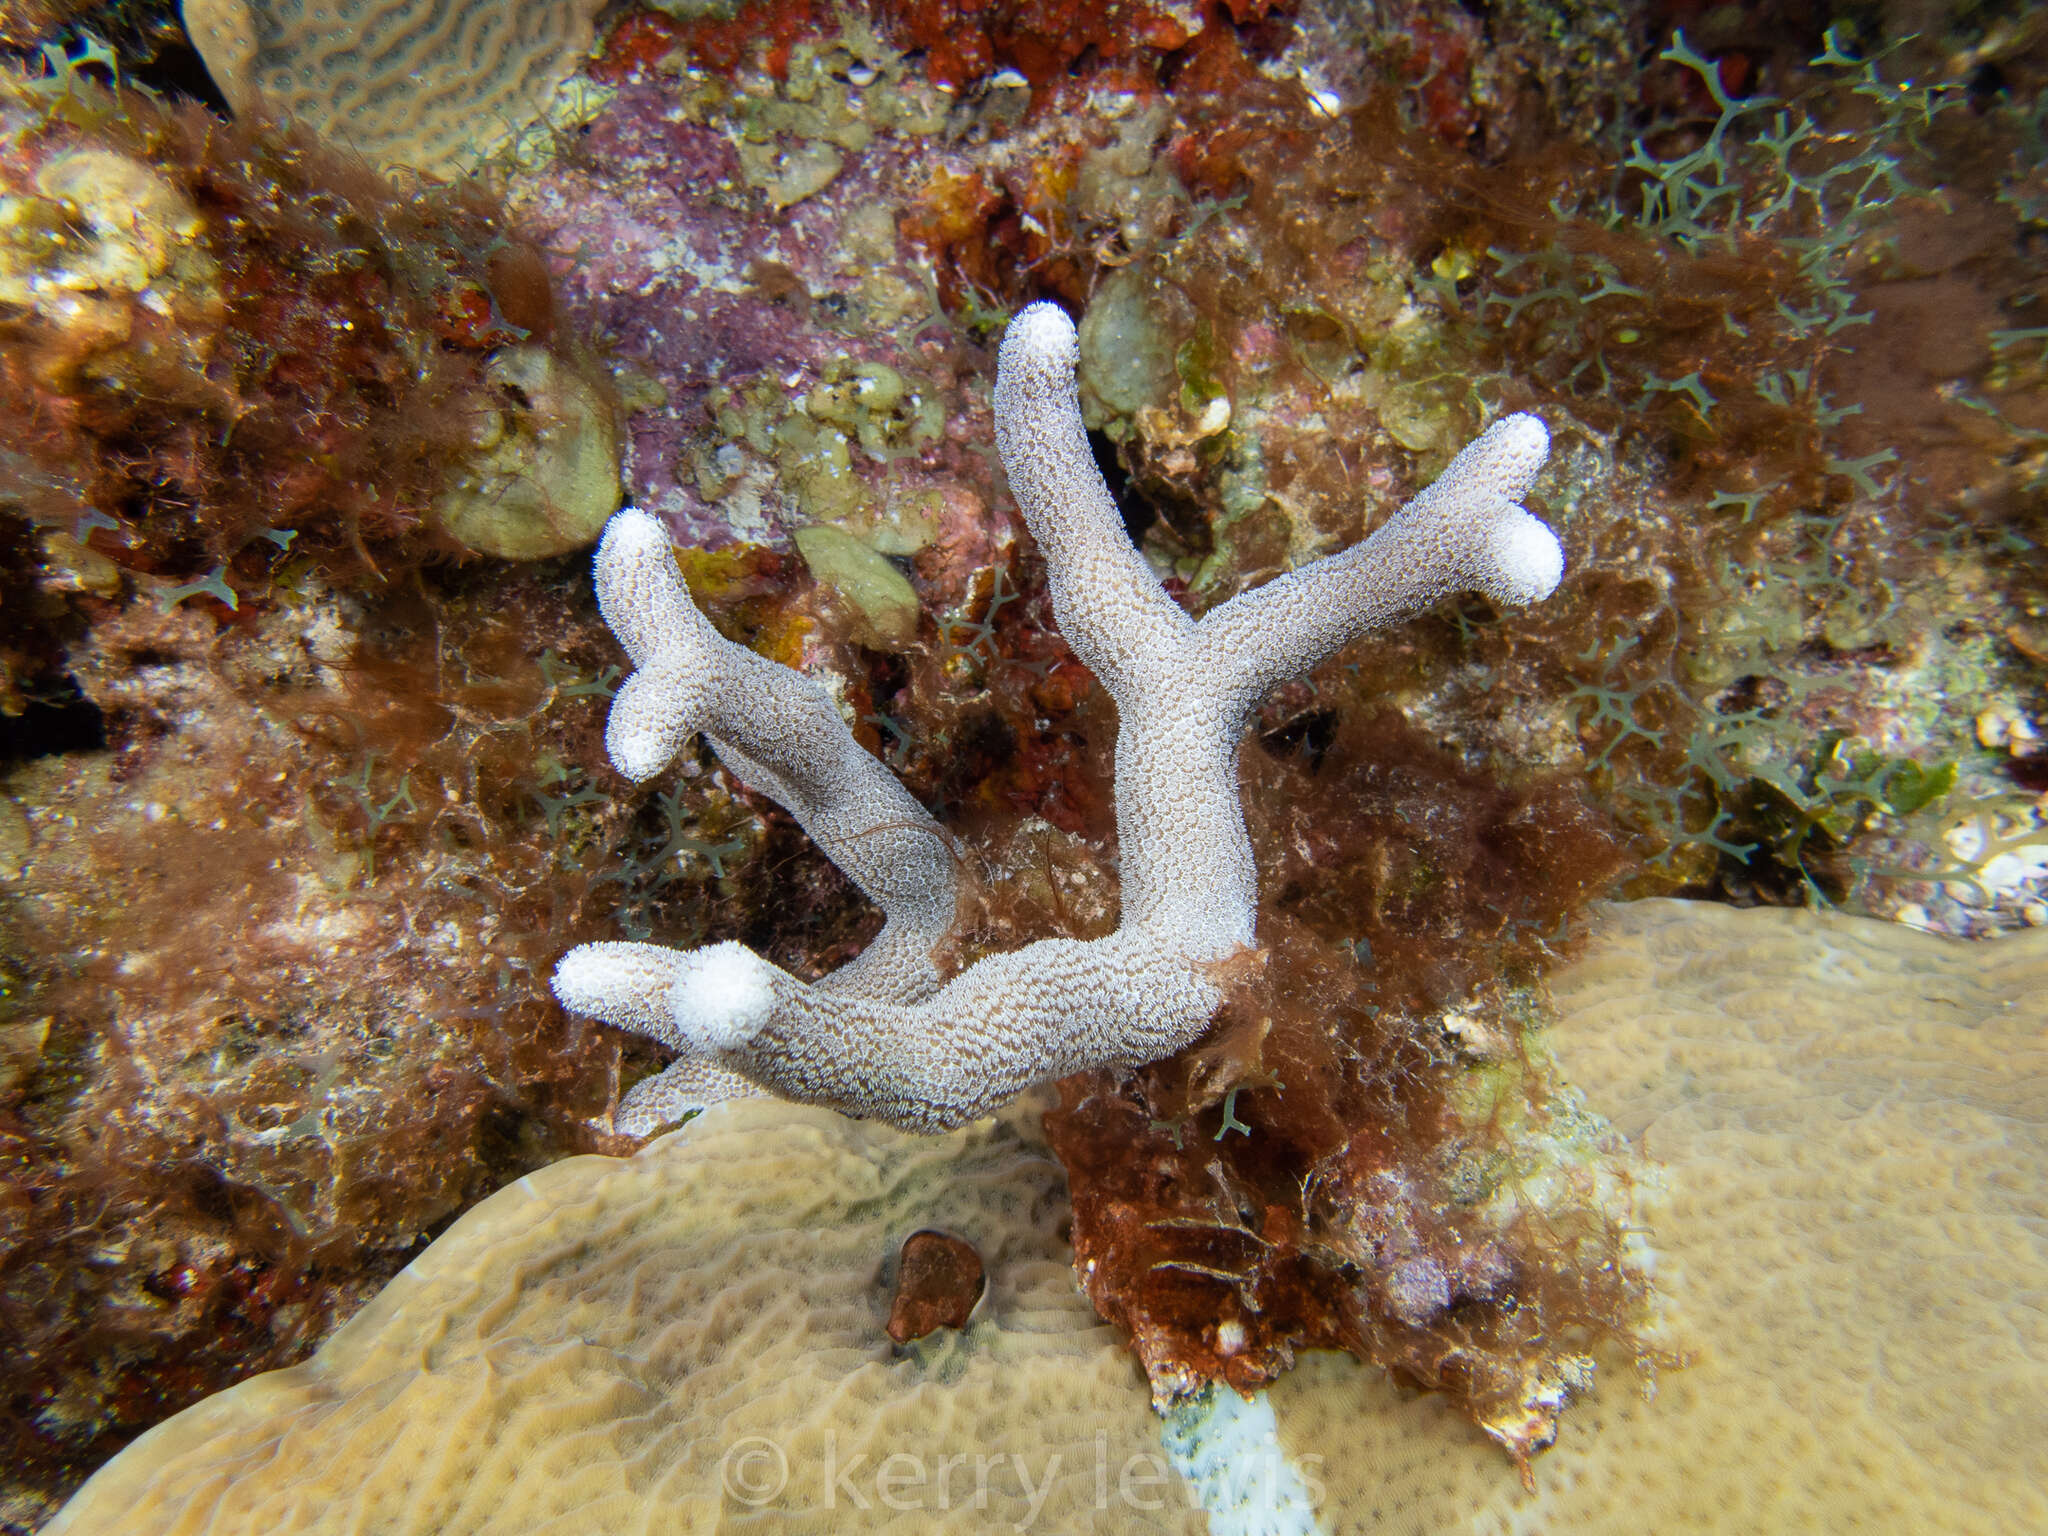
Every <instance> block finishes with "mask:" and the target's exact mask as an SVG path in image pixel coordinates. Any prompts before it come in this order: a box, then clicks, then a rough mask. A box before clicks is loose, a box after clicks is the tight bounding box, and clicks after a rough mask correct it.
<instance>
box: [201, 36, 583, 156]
mask: <svg viewBox="0 0 2048 1536" xmlns="http://www.w3.org/2000/svg"><path fill="white" fill-rule="evenodd" d="M183 9H184V18H185V26H186V29H187V31H188V32H189V33H190V34H191V37H192V41H193V43H194V44H195V45H196V46H197V47H198V49H199V52H200V54H201V56H202V57H203V58H204V59H205V60H206V67H207V69H208V71H209V72H210V73H211V74H212V75H213V79H214V83H215V84H216V85H217V86H219V87H220V92H221V95H223V96H224V97H226V98H227V100H228V101H229V103H230V104H231V105H232V106H233V107H234V109H235V111H236V113H237V114H243V113H259V114H260V113H268V114H272V115H275V116H277V117H280V118H287V119H289V120H291V121H294V122H299V123H304V124H305V125H307V126H308V127H311V128H313V129H315V130H317V131H318V132H319V133H320V135H321V136H322V137H323V138H326V139H329V140H332V141H333V142H335V143H337V144H346V145H347V146H349V147H350V148H352V149H354V150H355V151H356V152H357V153H359V154H361V155H363V156H364V157H365V158H367V159H369V160H372V161H374V162H376V163H377V164H379V165H382V166H386V167H397V166H405V167H409V168H412V169H416V170H424V171H435V172H443V173H446V172H450V171H455V170H458V169H463V168H467V167H471V166H474V165H475V164H476V163H477V162H478V161H479V160H480V159H481V158H482V157H483V156H484V155H485V154H486V153H487V152H488V151H490V150H491V149H492V148H494V147H495V146H496V145H497V144H499V143H500V142H502V141H503V140H504V139H505V138H507V137H508V136H509V135H512V134H516V133H517V132H518V131H519V130H520V129H521V128H522V127H524V126H525V125H526V124H527V123H528V122H530V121H532V120H533V119H534V118H536V117H538V116H540V115H541V114H542V112H543V111H544V110H545V109H546V107H547V105H548V102H549V99H550V98H551V97H552V95H553V93H554V91H555V88H556V87H557V86H558V85H560V84H561V83H562V82H563V81H564V80H565V79H567V78H568V77H569V74H570V72H571V71H572V70H574V69H575V67H576V66H577V65H578V64H579V63H580V62H582V59H583V55H584V54H585V53H586V52H588V51H589V48H590V42H591V37H592V33H593V27H592V22H593V20H594V19H595V17H596V15H597V13H598V11H599V10H600V9H602V4H601V0H485V3H476V0H470V3H466V4H447V3H435V0H329V3H327V4H314V3H312V0H185V4H184V7H183Z"/></svg>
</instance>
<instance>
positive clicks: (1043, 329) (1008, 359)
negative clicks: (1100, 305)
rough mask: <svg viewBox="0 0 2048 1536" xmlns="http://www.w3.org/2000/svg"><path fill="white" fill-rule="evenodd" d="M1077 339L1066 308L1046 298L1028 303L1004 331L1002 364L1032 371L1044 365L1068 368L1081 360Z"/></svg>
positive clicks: (1010, 367)
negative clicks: (1034, 302) (1027, 368)
mask: <svg viewBox="0 0 2048 1536" xmlns="http://www.w3.org/2000/svg"><path fill="white" fill-rule="evenodd" d="M1080 350H1081V348H1080V340H1079V338H1078V336H1077V335H1076V334H1075V331H1074V322H1073V321H1072V320H1070V319H1068V318H1067V312H1066V311H1065V310H1063V309H1061V308H1060V307H1059V305H1057V304H1054V303H1052V302H1051V301H1050V300H1048V299H1040V300H1039V301H1038V302H1037V303H1036V304H1027V305H1025V306H1024V308H1023V309H1021V310H1019V311H1018V312H1017V316H1016V318H1015V319H1013V320H1011V322H1010V324H1009V326H1008V327H1007V328H1006V329H1005V330H1004V332H1003V364H1004V366H1005V367H1006V368H1008V369H1010V370H1012V371H1014V370H1015V369H1016V368H1018V367H1020V366H1023V367H1029V368H1031V369H1032V371H1033V372H1036V371H1038V369H1040V368H1043V367H1045V366H1047V365H1057V366H1058V367H1061V368H1067V369H1071V368H1073V367H1074V366H1075V364H1076V363H1077V362H1078V361H1079V360H1080Z"/></svg>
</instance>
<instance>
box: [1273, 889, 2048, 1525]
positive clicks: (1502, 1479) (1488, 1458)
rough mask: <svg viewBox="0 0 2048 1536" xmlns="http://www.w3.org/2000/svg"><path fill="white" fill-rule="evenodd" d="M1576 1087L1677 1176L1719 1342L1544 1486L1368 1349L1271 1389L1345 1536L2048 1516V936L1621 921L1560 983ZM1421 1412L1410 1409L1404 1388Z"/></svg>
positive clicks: (1676, 1276)
mask: <svg viewBox="0 0 2048 1536" xmlns="http://www.w3.org/2000/svg"><path fill="white" fill-rule="evenodd" d="M1555 996H1556V1001H1557V1006H1558V1013H1559V1016H1560V1018H1561V1020H1562V1022H1561V1023H1560V1025H1559V1026H1558V1027H1557V1028H1556V1029H1555V1030H1554V1031H1553V1034H1554V1035H1555V1037H1556V1038H1555V1040H1554V1048H1555V1050H1556V1052H1557V1055H1558V1057H1559V1059H1560V1063H1561V1065H1562V1067H1563V1069H1564V1071H1565V1073H1566V1075H1567V1076H1568V1077H1570V1078H1571V1079H1572V1080H1573V1081H1574V1082H1576V1083H1578V1084H1579V1085H1580V1086H1581V1087H1582V1088H1584V1090H1585V1092H1586V1095H1587V1097H1588V1099H1589V1100H1590V1101H1591V1102H1592V1103H1593V1104H1594V1105H1596V1106H1597V1107H1599V1108H1601V1109H1602V1110H1603V1111H1605V1112H1606V1113H1608V1114H1609V1115H1611V1116H1613V1117H1614V1119H1615V1122H1616V1123H1617V1124H1618V1125H1619V1126H1620V1127H1621V1128H1622V1129H1623V1130H1625V1131H1627V1132H1628V1133H1629V1135H1630V1136H1631V1137H1633V1138H1640V1141H1641V1144H1642V1146H1643V1148H1644V1150H1645V1151H1646V1152H1647V1153H1648V1154H1649V1155H1650V1156H1651V1157H1652V1158H1654V1159H1656V1160H1657V1161H1659V1162H1661V1163H1662V1164H1664V1166H1665V1175H1664V1185H1665V1188H1664V1192H1663V1194H1662V1196H1661V1197H1656V1198H1653V1199H1652V1201H1651V1202H1650V1209H1649V1211H1648V1219H1649V1222H1650V1231H1649V1234H1648V1235H1649V1238H1650V1241H1651V1243H1652V1245H1653V1246H1654V1248H1655V1249H1656V1252H1657V1255H1658V1267H1657V1283H1658V1287H1659V1289H1660V1291H1662V1292H1663V1293H1664V1295H1665V1296H1666V1297H1667V1298H1668V1300H1669V1303H1670V1322H1671V1328H1672V1332H1673V1333H1674V1335H1675V1338H1676V1342H1677V1343H1678V1345H1679V1346H1680V1347H1681V1348H1684V1349H1686V1350H1688V1351H1690V1352H1691V1353H1692V1355H1693V1361H1692V1364H1691V1365H1690V1366H1689V1367H1688V1368H1687V1369H1684V1370H1677V1371H1667V1372H1663V1373H1661V1374H1660V1375H1659V1377H1658V1380H1657V1384H1656V1392H1655V1394H1654V1396H1647V1395H1645V1394H1641V1393H1637V1392H1634V1391H1631V1390H1630V1389H1629V1388H1628V1387H1627V1386H1626V1385H1625V1384H1624V1383H1625V1382H1626V1380H1627V1378H1626V1375H1625V1374H1624V1375H1620V1376H1613V1377H1609V1378H1608V1384H1606V1385H1603V1386H1602V1388H1601V1390H1600V1391H1599V1392H1598V1393H1596V1394H1595V1395H1594V1396H1593V1397H1592V1398H1590V1399H1588V1400H1585V1401H1583V1402H1581V1403H1579V1404H1578V1405H1577V1406H1576V1407H1575V1408H1574V1410H1573V1412H1572V1413H1571V1414H1570V1415H1569V1416H1567V1418H1566V1420H1565V1431H1564V1434H1563V1435H1562V1436H1561V1437H1560V1438H1559V1440H1558V1442H1557V1444H1556V1446H1555V1447H1553V1448H1552V1449H1551V1450H1550V1451H1549V1452H1548V1453H1547V1454H1546V1455H1545V1456H1544V1457H1543V1458H1542V1460H1540V1461H1539V1462H1537V1463H1536V1467H1535V1487H1534V1490H1533V1491H1528V1492H1525V1491H1524V1490H1523V1488H1522V1487H1521V1485H1520V1484H1519V1483H1518V1482H1517V1481H1516V1479H1515V1478H1514V1476H1513V1475H1512V1473H1511V1472H1510V1471H1509V1470H1508V1469H1507V1468H1506V1467H1505V1465H1504V1464H1503V1463H1502V1461H1501V1459H1500V1457H1499V1455H1498V1454H1497V1453H1496V1452H1495V1451H1494V1450H1493V1448H1492V1447H1491V1446H1490V1445H1488V1444H1486V1443H1484V1442H1482V1441H1481V1440H1480V1439H1479V1437H1478V1436H1477V1435H1475V1434H1474V1433H1473V1432H1472V1431H1471V1430H1470V1429H1469V1428H1467V1427H1466V1426H1464V1425H1463V1424H1462V1423H1460V1422H1459V1421H1458V1420H1457V1419H1456V1418H1455V1417H1454V1416H1453V1414H1452V1413H1451V1411H1450V1410H1449V1409H1448V1408H1446V1407H1445V1406H1443V1404H1442V1403H1441V1401H1440V1400H1437V1399H1427V1400H1423V1401H1415V1400H1413V1397H1412V1394H1404V1393H1402V1392H1400V1391H1399V1390H1398V1389H1396V1388H1395V1387H1394V1386H1393V1385H1391V1384H1390V1383H1389V1382H1388V1381H1387V1380H1386V1378H1385V1377H1383V1376H1380V1375H1378V1374H1376V1373H1372V1372H1369V1371H1366V1370H1364V1369H1362V1368H1360V1367H1358V1366H1357V1365H1355V1364H1354V1363H1353V1362H1351V1361H1349V1360H1347V1359H1344V1358H1342V1357H1337V1356H1328V1355H1319V1356H1316V1357H1314V1358H1313V1359H1310V1360H1307V1361H1304V1362H1303V1364H1302V1366H1301V1367H1300V1368H1299V1369H1297V1370H1296V1371H1295V1372H1294V1373H1292V1374H1291V1375H1289V1376H1287V1377H1283V1378H1282V1379H1281V1381H1280V1382H1279V1383H1278V1384H1277V1385H1276V1386H1275V1387H1274V1388H1273V1389H1272V1400H1273V1403H1274V1406H1275V1409H1276V1411H1277V1413H1278V1417H1279V1421H1280V1431H1281V1439H1282V1443H1283V1444H1286V1445H1288V1446H1289V1448H1290V1449H1291V1450H1293V1451H1295V1452H1297V1453H1300V1452H1306V1451H1311V1450H1313V1451H1322V1452H1325V1453H1330V1452H1333V1451H1335V1450H1336V1449H1337V1444H1336V1441H1335V1437H1333V1435H1332V1434H1331V1432H1330V1430H1329V1428H1328V1426H1329V1425H1331V1424H1336V1423H1341V1424H1343V1425H1344V1426H1345V1428H1344V1432H1343V1447H1344V1450H1345V1454H1344V1455H1341V1456H1339V1455H1334V1454H1328V1455H1326V1459H1325V1462H1324V1464H1323V1476H1324V1479H1325V1481H1326V1483H1327V1484H1328V1485H1329V1498H1328V1500H1327V1502H1326V1504H1325V1510H1326V1513H1327V1514H1328V1516H1329V1517H1330V1518H1329V1529H1331V1530H1332V1531H1335V1532H1364V1531H1374V1532H1385V1531H1430V1532H1450V1531H1471V1532H1482V1531H1483V1532H1522V1531H1539V1530H1540V1531H1555V1532H1577V1533H1596V1532H1615V1533H1620V1532H1635V1531H1658V1532H1668V1531H1701V1532H1719V1531H1726V1532H1743V1533H1753V1532H1776V1531H1785V1532H1792V1531H1846V1530H1876V1531H1929V1532H1932V1531H1940V1532H1985V1533H1991V1532H1998V1533H2008V1532H2012V1531H2020V1530H2030V1531H2040V1530H2048V1028H2044V1021H2043V1007H2042V999H2043V998H2044V997H2048V932H2034V933H2029V934H2025V935H2022V936H2020V937H2017V938H2014V939H2010V940H2006V941H2001V942H1998V943H1993V944H1975V945H1972V944H1964V943H1959V942H1957V941H1955V940H1950V939H1942V938H1936V937H1933V936H1931V935H1926V934H1918V933H1911V932H1904V931H1901V930H1900V929H1898V928H1896V927H1894V926H1891V925H1889V924H1883V923H1873V922H1868V921H1863V920H1858V919H1851V918H1843V917H1838V916H1833V915H1829V914H1824V913H1818V912H1788V911H1782V910H1771V909H1758V910H1752V911H1736V910H1733V909H1731V908H1727V907H1722V906H1716V905H1709V904H1704V903H1687V902H1676V901H1645V902H1638V903H1634V904H1631V905H1628V906H1623V907H1617V908H1612V909H1609V911H1608V912H1607V914H1606V916H1605V919H1604V929H1603V933H1602V936H1601V938H1600V939H1599V940H1598V941H1597V942H1596V944H1595V946H1594V948H1593V950H1592V951H1591V953H1589V954H1588V955H1587V956H1586V958H1585V959H1583V960H1582V961H1581V962H1579V963H1578V964H1577V965H1575V966H1574V967H1572V968H1571V969H1570V970H1569V971H1567V972H1565V973H1563V975H1561V976H1560V978H1559V979H1558V981H1557V983H1556V986H1555ZM1404 1399H1406V1400H1404Z"/></svg>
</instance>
